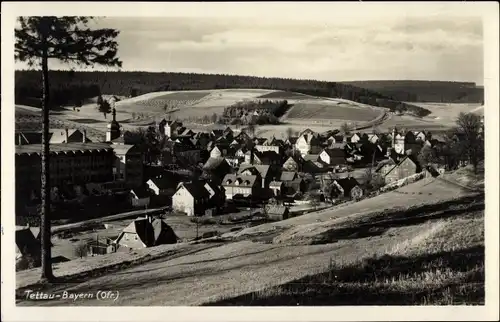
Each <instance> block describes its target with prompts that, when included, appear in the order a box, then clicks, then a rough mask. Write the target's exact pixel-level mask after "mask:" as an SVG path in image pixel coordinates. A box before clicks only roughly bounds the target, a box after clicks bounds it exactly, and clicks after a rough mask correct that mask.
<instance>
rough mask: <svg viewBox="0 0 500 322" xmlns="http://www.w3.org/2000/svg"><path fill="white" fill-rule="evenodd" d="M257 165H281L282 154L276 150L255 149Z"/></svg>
mask: <svg viewBox="0 0 500 322" xmlns="http://www.w3.org/2000/svg"><path fill="white" fill-rule="evenodd" d="M252 164H255V165H269V166H280V165H281V155H280V154H278V153H276V152H275V151H265V152H259V151H253V162H252Z"/></svg>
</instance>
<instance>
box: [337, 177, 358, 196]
mask: <svg viewBox="0 0 500 322" xmlns="http://www.w3.org/2000/svg"><path fill="white" fill-rule="evenodd" d="M332 184H333V187H334V189H333V191H332V193H333V194H334V195H336V196H337V197H341V198H350V199H359V198H361V197H362V196H363V189H361V187H360V184H359V183H358V181H357V180H356V179H354V178H353V177H348V178H343V179H336V180H334V181H333V183H332Z"/></svg>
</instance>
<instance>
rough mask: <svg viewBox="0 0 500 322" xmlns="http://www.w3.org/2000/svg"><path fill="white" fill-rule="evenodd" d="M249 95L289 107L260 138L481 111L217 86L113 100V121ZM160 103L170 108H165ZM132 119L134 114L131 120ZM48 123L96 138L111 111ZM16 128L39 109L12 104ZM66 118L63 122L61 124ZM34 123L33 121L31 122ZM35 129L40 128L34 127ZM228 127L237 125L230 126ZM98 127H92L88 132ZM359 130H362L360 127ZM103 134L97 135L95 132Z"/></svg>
mask: <svg viewBox="0 0 500 322" xmlns="http://www.w3.org/2000/svg"><path fill="white" fill-rule="evenodd" d="M252 99H286V100H288V101H289V102H290V103H291V104H293V106H292V108H291V109H290V110H289V111H288V112H287V113H286V114H285V115H283V116H282V117H281V122H282V124H280V125H262V126H258V127H257V132H256V134H257V135H259V136H262V137H271V136H275V137H279V138H285V137H286V133H287V130H288V128H292V129H293V130H294V131H295V132H300V131H303V130H305V129H307V128H310V129H311V130H313V131H315V132H325V131H327V130H331V129H334V128H340V126H341V125H342V124H343V123H346V122H347V123H348V124H351V125H352V126H357V127H361V128H362V127H363V126H366V128H367V129H368V131H371V127H372V125H376V126H377V128H378V129H379V130H381V131H390V130H391V129H392V128H393V127H399V128H408V129H413V130H429V131H441V130H447V129H449V128H450V127H452V126H454V122H455V119H456V116H457V115H458V114H459V113H460V112H472V111H475V112H477V113H484V112H483V111H484V107H481V106H479V104H474V103H471V104H451V103H450V104H447V103H413V102H412V103H411V104H415V105H418V106H421V107H423V108H427V109H429V110H431V111H432V114H430V115H429V116H428V117H424V118H419V117H415V116H410V115H394V114H392V113H386V112H385V111H384V109H382V108H378V107H373V106H369V105H366V104H361V103H357V102H352V101H349V100H345V99H335V98H321V97H314V96H309V95H305V94H300V93H292V92H285V91H274V90H263V89H217V90H199V91H178V92H173V91H171V92H155V93H148V94H144V95H140V96H137V97H134V98H125V99H123V100H121V101H119V102H117V103H116V109H117V120H118V121H119V122H120V124H121V125H122V127H123V129H125V130H133V129H136V128H138V127H145V126H149V125H153V124H155V121H159V120H160V119H162V118H164V117H170V118H171V119H181V120H187V119H189V118H202V117H204V116H211V115H212V114H214V113H215V114H218V115H220V114H222V112H223V111H224V108H225V107H227V106H229V105H232V104H234V103H236V102H238V101H244V100H252ZM165 104H167V105H168V106H169V108H168V109H167V110H165V109H164V106H165ZM134 117H135V118H134ZM51 118H52V120H51V122H52V123H53V124H54V125H53V127H64V126H68V127H70V128H86V129H87V132H88V133H89V132H95V133H93V134H91V135H93V136H94V137H99V135H102V134H103V133H104V132H105V130H106V125H107V123H108V122H109V119H110V115H108V116H107V118H104V116H103V114H102V113H99V111H98V110H97V109H96V105H95V103H89V104H85V105H83V106H82V107H81V108H79V109H76V110H73V109H72V108H69V107H64V108H62V109H60V110H55V111H51ZM16 119H17V120H18V121H17V124H18V128H19V129H20V128H23V127H24V128H28V129H32V128H35V127H37V126H38V124H39V121H38V120H39V119H40V112H39V110H37V109H36V108H33V107H29V106H17V107H16ZM66 120H67V121H68V122H66ZM35 123H36V124H35ZM184 123H186V125H187V126H190V127H191V128H192V129H195V130H202V131H210V130H212V129H214V128H221V127H224V126H219V125H216V124H206V125H201V124H189V123H188V122H186V121H185V122H184ZM38 127H39V126H38ZM232 127H233V129H236V130H238V129H240V127H238V126H232ZM92 130H97V131H92ZM361 131H363V130H361ZM98 133H102V134H98Z"/></svg>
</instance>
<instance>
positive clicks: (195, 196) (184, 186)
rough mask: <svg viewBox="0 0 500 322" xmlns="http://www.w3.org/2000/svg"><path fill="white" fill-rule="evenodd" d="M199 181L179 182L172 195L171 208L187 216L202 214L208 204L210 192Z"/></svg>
mask: <svg viewBox="0 0 500 322" xmlns="http://www.w3.org/2000/svg"><path fill="white" fill-rule="evenodd" d="M204 185H205V184H204V183H202V182H200V181H194V182H181V183H180V184H179V187H178V188H177V191H176V192H175V194H174V195H173V196H172V209H174V210H175V211H178V212H182V213H185V214H186V215H188V216H202V215H203V214H205V210H206V209H207V208H208V206H209V201H210V194H209V192H208V191H207V189H206V188H205V187H204Z"/></svg>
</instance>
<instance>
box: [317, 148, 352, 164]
mask: <svg viewBox="0 0 500 322" xmlns="http://www.w3.org/2000/svg"><path fill="white" fill-rule="evenodd" d="M319 160H320V161H321V162H323V163H324V164H326V165H329V166H335V165H341V164H345V163H346V153H345V151H344V149H323V151H321V153H320V154H319Z"/></svg>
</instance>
